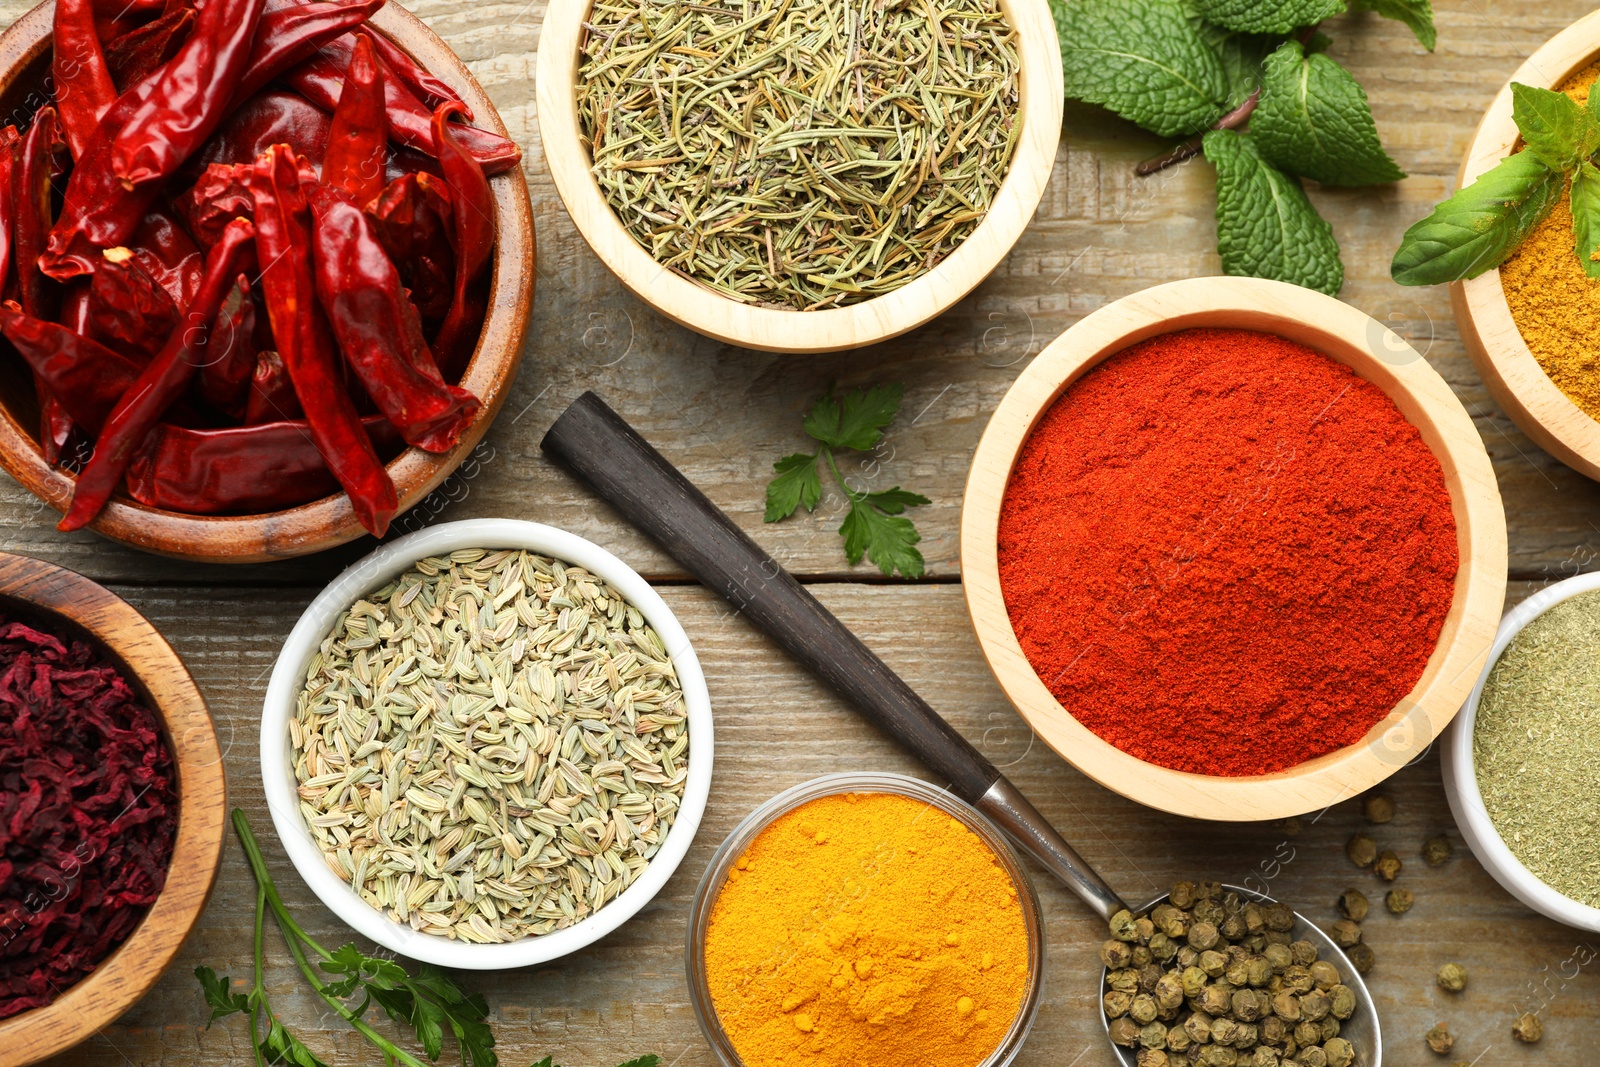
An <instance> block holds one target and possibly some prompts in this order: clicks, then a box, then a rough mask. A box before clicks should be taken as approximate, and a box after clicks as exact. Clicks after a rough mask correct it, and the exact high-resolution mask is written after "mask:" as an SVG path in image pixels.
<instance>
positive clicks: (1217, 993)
mask: <svg viewBox="0 0 1600 1067" xmlns="http://www.w3.org/2000/svg"><path fill="white" fill-rule="evenodd" d="M1232 1007H1233V987H1232V986H1231V985H1229V984H1228V983H1227V982H1213V983H1212V984H1210V985H1208V986H1206V987H1205V988H1204V989H1202V990H1201V991H1200V1010H1201V1011H1203V1012H1205V1013H1206V1014H1207V1015H1212V1016H1221V1015H1226V1014H1228V1011H1229V1009H1231V1008H1232Z"/></svg>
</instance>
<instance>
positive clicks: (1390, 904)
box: [1383, 889, 1417, 915]
mask: <svg viewBox="0 0 1600 1067" xmlns="http://www.w3.org/2000/svg"><path fill="white" fill-rule="evenodd" d="M1416 902H1417V897H1416V894H1415V893H1413V892H1411V890H1409V889H1391V890H1389V891H1388V892H1387V893H1385V894H1384V895H1383V906H1384V907H1386V908H1388V909H1389V910H1390V911H1391V912H1393V913H1394V914H1396V915H1404V914H1405V913H1406V912H1408V911H1410V910H1411V905H1413V904H1415V903H1416Z"/></svg>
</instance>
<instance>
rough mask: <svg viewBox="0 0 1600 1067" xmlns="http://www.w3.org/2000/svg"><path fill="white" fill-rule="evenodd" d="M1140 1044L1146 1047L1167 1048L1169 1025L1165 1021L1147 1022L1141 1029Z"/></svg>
mask: <svg viewBox="0 0 1600 1067" xmlns="http://www.w3.org/2000/svg"><path fill="white" fill-rule="evenodd" d="M1139 1044H1141V1045H1143V1046H1144V1047H1145V1048H1162V1049H1164V1048H1166V1047H1167V1025H1166V1024H1165V1023H1145V1024H1144V1026H1143V1027H1142V1028H1141V1029H1140V1030H1139Z"/></svg>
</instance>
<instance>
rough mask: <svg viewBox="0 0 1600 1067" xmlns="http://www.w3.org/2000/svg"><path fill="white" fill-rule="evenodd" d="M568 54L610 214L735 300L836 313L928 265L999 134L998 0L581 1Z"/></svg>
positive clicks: (1010, 55) (679, 267) (987, 184)
mask: <svg viewBox="0 0 1600 1067" xmlns="http://www.w3.org/2000/svg"><path fill="white" fill-rule="evenodd" d="M580 62H581V69H580V70H579V73H578V85H577V104H578V118H579V123H580V125H581V127H582V136H583V138H584V140H585V142H586V143H587V145H588V147H589V150H590V152H591V154H592V158H593V160H594V176H595V180H596V181H598V182H599V184H600V188H601V190H602V191H603V192H604V194H605V197H606V200H607V201H608V202H609V203H610V205H611V207H612V210H614V211H615V212H616V213H617V217H618V218H619V219H621V221H622V224H623V225H624V226H625V227H627V229H628V232H629V233H631V234H632V235H633V237H634V239H635V240H637V241H638V242H639V244H640V245H642V246H643V247H644V249H645V250H646V251H647V252H649V253H650V254H651V255H652V256H653V257H655V259H656V260H657V261H658V262H660V263H661V264H663V265H665V266H667V267H669V268H671V269H672V270H674V271H676V272H677V273H679V274H681V275H683V276H684V277H686V278H690V279H692V280H694V281H697V282H699V283H701V284H702V285H705V286H707V287H709V288H710V289H712V290H714V291H715V292H718V293H721V294H723V295H724V296H728V297H731V298H733V299H735V300H739V301H742V302H744V303H750V304H756V305H761V306H767V307H777V308H789V309H794V310H802V311H804V310H813V309H817V308H826V307H836V306H839V305H842V304H849V303H853V302H855V301H859V300H865V299H867V298H869V297H873V296H877V295H879V294H881V293H887V292H890V291H891V290H894V289H898V288H899V287H900V286H902V285H904V284H906V283H907V282H909V281H911V280H912V279H914V278H916V277H918V276H919V275H921V274H924V273H926V272H927V271H929V270H931V269H933V267H935V266H936V265H938V263H939V262H940V261H941V260H943V259H944V258H945V257H946V256H947V255H949V254H950V253H951V252H952V251H954V250H955V248H956V247H957V246H958V245H960V244H961V242H963V241H964V240H966V239H967V237H968V236H970V235H971V234H972V231H973V230H974V229H976V228H977V226H978V224H979V223H980V222H981V221H982V220H983V217H984V215H985V214H987V213H988V210H989V205H990V202H991V201H992V199H993V198H994V195H995V194H996V193H997V192H998V191H999V188H1000V184H1001V181H1002V180H1003V179H1004V177H1005V173H1006V170H1007V168H1008V167H1009V166H1010V165H1011V156H1012V152H1013V150H1014V149H1015V147H1016V142H1017V134H1018V130H1019V123H1018V121H1017V108H1018V103H1019V95H1018V93H1019V87H1018V59H1017V49H1016V42H1015V34H1014V32H1013V31H1012V29H1011V28H1010V26H1009V25H1008V24H1007V22H1006V20H1005V18H1004V16H1003V15H1002V14H1001V12H1000V4H999V2H998V0H915V2H911V0H887V2H872V3H862V2H860V0H783V2H781V3H777V2H772V0H701V2H699V3H687V2H682V0H596V3H595V5H594V8H593V10H592V11H591V12H590V14H589V18H588V21H587V24H586V28H585V33H584V39H583V45H582V56H581V57H580Z"/></svg>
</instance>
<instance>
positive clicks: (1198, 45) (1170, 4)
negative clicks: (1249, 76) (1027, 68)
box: [1050, 0, 1228, 137]
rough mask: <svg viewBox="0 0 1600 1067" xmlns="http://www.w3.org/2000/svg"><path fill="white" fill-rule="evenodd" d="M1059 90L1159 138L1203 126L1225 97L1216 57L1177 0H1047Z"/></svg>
mask: <svg viewBox="0 0 1600 1067" xmlns="http://www.w3.org/2000/svg"><path fill="white" fill-rule="evenodd" d="M1050 10H1051V12H1052V13H1053V14H1054V15H1055V21H1056V35H1057V36H1058V37H1059V38H1060V39H1061V65H1062V70H1063V73H1064V75H1065V85H1066V94H1067V96H1068V97H1070V98H1072V99H1074V100H1086V101H1088V102H1089V103H1091V104H1099V105H1100V106H1101V107H1105V108H1109V109H1111V110H1112V111H1115V112H1116V113H1117V114H1119V115H1121V116H1122V117H1123V118H1125V119H1128V120H1129V121H1130V122H1136V123H1138V124H1139V125H1140V126H1143V127H1144V128H1145V129H1147V130H1149V131H1150V132H1151V133H1155V134H1159V135H1161V136H1162V137H1181V136H1184V135H1186V134H1191V133H1194V132H1195V131H1197V130H1203V129H1205V128H1206V127H1207V126H1209V125H1211V124H1212V123H1213V122H1215V121H1216V120H1217V118H1218V117H1220V116H1221V115H1222V113H1223V111H1224V110H1225V104H1226V102H1227V99H1228V82H1227V76H1226V74H1225V73H1224V71H1223V69H1222V61H1221V60H1220V59H1218V58H1217V53H1216V52H1215V51H1213V50H1212V49H1211V47H1210V46H1208V45H1207V44H1206V42H1205V40H1204V39H1203V38H1202V37H1201V36H1200V33H1199V31H1198V30H1197V29H1196V28H1195V27H1194V25H1193V24H1192V23H1191V22H1190V21H1189V18H1188V15H1187V12H1186V11H1185V9H1184V7H1183V5H1182V4H1181V3H1179V0H1050Z"/></svg>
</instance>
